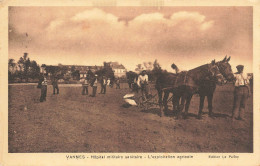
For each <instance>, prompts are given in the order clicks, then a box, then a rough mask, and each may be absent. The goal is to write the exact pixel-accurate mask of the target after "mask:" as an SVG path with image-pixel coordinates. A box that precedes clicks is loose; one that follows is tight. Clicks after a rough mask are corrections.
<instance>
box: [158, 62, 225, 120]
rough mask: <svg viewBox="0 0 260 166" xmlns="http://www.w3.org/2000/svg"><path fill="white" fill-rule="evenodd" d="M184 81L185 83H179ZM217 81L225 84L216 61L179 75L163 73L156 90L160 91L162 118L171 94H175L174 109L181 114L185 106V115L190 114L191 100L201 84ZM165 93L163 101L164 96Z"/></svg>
mask: <svg viewBox="0 0 260 166" xmlns="http://www.w3.org/2000/svg"><path fill="white" fill-rule="evenodd" d="M180 77H182V78H181V80H182V79H184V80H183V83H181V84H180V83H179V84H177V83H178V81H179V80H180ZM213 79H214V80H215V81H216V82H217V83H219V84H223V83H224V81H225V80H224V77H223V75H222V74H221V73H220V71H219V68H218V66H217V65H216V63H215V60H214V61H212V62H211V63H210V64H206V65H202V66H200V67H197V68H195V69H192V70H189V71H187V72H182V73H179V74H173V73H166V72H165V73H162V74H161V75H160V76H159V77H158V78H157V80H156V89H157V91H158V97H159V105H160V110H161V116H163V115H164V111H163V106H164V108H165V109H167V99H168V96H169V93H173V105H174V108H176V109H177V110H178V112H181V111H182V109H183V108H184V107H183V106H184V103H185V102H186V105H185V114H187V113H188V109H189V104H190V100H191V98H192V95H193V94H194V93H197V92H198V89H199V86H200V84H201V82H203V81H204V80H213ZM163 93H164V97H163V101H162V94H163ZM180 98H182V102H181V105H179V99H180Z"/></svg>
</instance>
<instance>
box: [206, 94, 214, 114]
mask: <svg viewBox="0 0 260 166" xmlns="http://www.w3.org/2000/svg"><path fill="white" fill-rule="evenodd" d="M207 98H208V109H209V116H210V117H211V116H212V115H213V112H212V109H213V106H212V100H213V93H211V94H208V95H207Z"/></svg>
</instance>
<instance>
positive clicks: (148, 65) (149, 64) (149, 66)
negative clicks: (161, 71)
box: [143, 62, 153, 70]
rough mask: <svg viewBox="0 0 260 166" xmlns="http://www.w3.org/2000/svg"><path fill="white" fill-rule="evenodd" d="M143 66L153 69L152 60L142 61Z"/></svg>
mask: <svg viewBox="0 0 260 166" xmlns="http://www.w3.org/2000/svg"><path fill="white" fill-rule="evenodd" d="M143 64H144V67H145V69H146V70H152V69H153V63H152V62H144V63H143Z"/></svg>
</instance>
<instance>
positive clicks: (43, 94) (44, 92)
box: [38, 75, 47, 102]
mask: <svg viewBox="0 0 260 166" xmlns="http://www.w3.org/2000/svg"><path fill="white" fill-rule="evenodd" d="M38 86H39V87H40V88H41V97H40V102H43V101H46V95H47V78H46V76H45V75H44V76H43V77H42V78H40V80H39V85H38Z"/></svg>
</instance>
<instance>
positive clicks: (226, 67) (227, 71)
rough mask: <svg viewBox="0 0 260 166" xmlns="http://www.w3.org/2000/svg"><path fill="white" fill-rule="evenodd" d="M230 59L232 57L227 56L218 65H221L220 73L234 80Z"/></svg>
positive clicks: (229, 79)
mask: <svg viewBox="0 0 260 166" xmlns="http://www.w3.org/2000/svg"><path fill="white" fill-rule="evenodd" d="M229 61H230V57H229V58H227V56H226V57H225V58H224V59H223V60H222V61H219V62H217V63H216V65H217V66H218V67H219V71H220V73H221V74H222V75H223V76H224V77H225V78H226V79H227V80H228V81H232V80H234V75H233V72H232V69H231V65H230V64H229V63H228V62H229Z"/></svg>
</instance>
